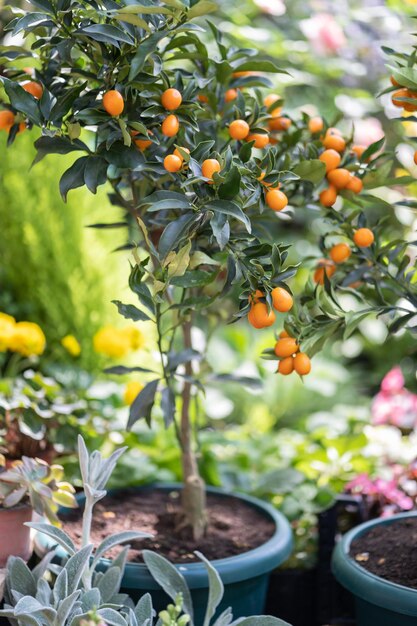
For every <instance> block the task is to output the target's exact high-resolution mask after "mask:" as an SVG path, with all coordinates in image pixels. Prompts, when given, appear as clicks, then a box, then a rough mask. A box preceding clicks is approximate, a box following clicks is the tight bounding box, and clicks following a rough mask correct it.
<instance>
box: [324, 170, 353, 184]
mask: <svg viewBox="0 0 417 626" xmlns="http://www.w3.org/2000/svg"><path fill="white" fill-rule="evenodd" d="M327 180H328V181H329V183H330V184H331V185H334V186H335V187H336V189H344V188H345V187H346V185H347V184H348V183H349V181H350V172H349V170H346V169H345V168H344V167H338V168H336V169H334V170H330V172H329V173H328V174H327Z"/></svg>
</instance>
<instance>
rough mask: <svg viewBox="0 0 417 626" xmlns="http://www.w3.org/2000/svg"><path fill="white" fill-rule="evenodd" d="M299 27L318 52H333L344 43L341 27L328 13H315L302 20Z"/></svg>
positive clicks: (324, 53)
mask: <svg viewBox="0 0 417 626" xmlns="http://www.w3.org/2000/svg"><path fill="white" fill-rule="evenodd" d="M301 29H302V31H303V33H304V35H305V36H306V37H307V39H308V40H309V41H310V43H311V45H312V46H313V48H314V49H315V50H316V52H318V53H319V54H322V55H326V54H334V53H335V52H338V51H339V50H340V49H341V48H343V47H344V45H345V44H346V38H345V35H344V32H343V30H342V28H341V27H340V26H339V24H338V23H337V22H336V20H335V19H334V17H333V16H332V15H330V13H317V14H316V15H315V16H314V17H312V18H310V19H309V20H302V22H301Z"/></svg>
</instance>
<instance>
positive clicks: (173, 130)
mask: <svg viewBox="0 0 417 626" xmlns="http://www.w3.org/2000/svg"><path fill="white" fill-rule="evenodd" d="M179 129H180V123H179V121H178V117H177V116H176V115H168V116H167V117H166V118H165V119H164V121H163V122H162V126H161V131H162V134H163V135H165V137H175V135H176V134H177V133H178V131H179Z"/></svg>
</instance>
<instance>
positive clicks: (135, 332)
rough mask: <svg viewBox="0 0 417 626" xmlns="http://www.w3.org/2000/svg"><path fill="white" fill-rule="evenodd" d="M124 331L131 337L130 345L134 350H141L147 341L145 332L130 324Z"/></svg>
mask: <svg viewBox="0 0 417 626" xmlns="http://www.w3.org/2000/svg"><path fill="white" fill-rule="evenodd" d="M122 332H124V333H125V334H126V336H127V337H129V341H130V346H131V348H132V350H139V348H142V346H143V344H144V343H145V338H144V336H143V334H142V333H141V332H140V330H139V328H135V326H129V327H128V328H123V330H122Z"/></svg>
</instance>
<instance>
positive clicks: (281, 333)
mask: <svg viewBox="0 0 417 626" xmlns="http://www.w3.org/2000/svg"><path fill="white" fill-rule="evenodd" d="M279 336H280V339H284V337H289V336H290V335H289V334H288V333H287V331H286V330H285V329H284V330H281V332H280V334H279Z"/></svg>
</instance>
